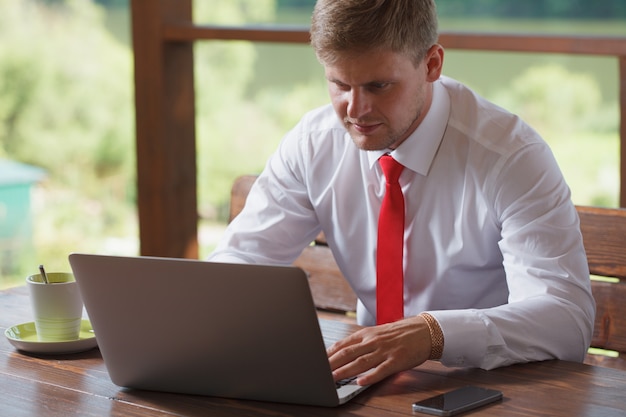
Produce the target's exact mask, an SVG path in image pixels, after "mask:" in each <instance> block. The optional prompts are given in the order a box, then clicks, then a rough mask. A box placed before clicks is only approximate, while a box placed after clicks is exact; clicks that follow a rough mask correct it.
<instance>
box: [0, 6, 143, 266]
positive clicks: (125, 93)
mask: <svg viewBox="0 0 626 417" xmlns="http://www.w3.org/2000/svg"><path fill="white" fill-rule="evenodd" d="M103 21H104V13H103V10H102V9H101V8H99V7H96V6H95V5H94V4H93V3H92V2H91V1H85V0H66V1H63V2H60V1H59V2H41V1H35V0H0V44H1V45H0V156H5V157H9V158H11V159H16V160H19V161H22V162H26V163H29V164H32V165H36V166H40V167H43V168H45V169H46V171H47V173H48V176H47V180H46V181H45V182H44V183H43V184H42V185H41V186H40V187H39V188H38V189H37V192H36V193H35V195H34V197H35V200H34V203H35V204H34V209H35V213H34V216H35V222H34V223H35V230H34V239H35V245H36V250H37V252H36V254H35V255H31V256H30V257H29V258H28V259H24V260H23V266H22V268H21V269H19V270H18V271H16V275H18V276H23V275H25V273H26V271H31V270H32V269H33V267H36V265H37V264H38V263H46V264H47V265H50V267H51V268H55V269H63V270H66V269H67V268H68V265H67V261H66V259H67V254H68V253H69V252H70V251H73V250H94V249H96V246H97V245H94V244H92V243H90V242H94V241H100V242H102V240H103V237H104V236H111V235H115V234H127V233H129V231H130V230H132V226H131V227H130V228H129V226H128V225H129V221H128V220H129V218H131V219H132V217H131V216H132V215H133V213H134V208H133V204H132V201H131V200H129V196H130V195H131V191H130V190H132V189H133V188H134V181H133V171H134V170H133V167H134V152H133V107H132V105H133V103H132V94H131V91H132V90H131V88H132V76H131V62H132V55H131V53H130V51H129V49H128V48H127V47H125V46H123V45H120V44H119V43H118V42H116V41H114V40H113V38H112V36H111V35H110V34H109V33H108V32H107V31H106V30H104V26H103ZM131 224H132V223H131ZM129 229H130V230H129Z"/></svg>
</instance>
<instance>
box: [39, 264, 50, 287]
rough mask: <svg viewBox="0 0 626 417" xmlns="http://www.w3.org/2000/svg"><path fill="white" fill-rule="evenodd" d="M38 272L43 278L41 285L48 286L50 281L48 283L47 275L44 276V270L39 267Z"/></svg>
mask: <svg viewBox="0 0 626 417" xmlns="http://www.w3.org/2000/svg"><path fill="white" fill-rule="evenodd" d="M39 272H40V273H41V277H42V278H43V283H44V284H49V283H50V281H48V275H46V270H45V269H43V265H39Z"/></svg>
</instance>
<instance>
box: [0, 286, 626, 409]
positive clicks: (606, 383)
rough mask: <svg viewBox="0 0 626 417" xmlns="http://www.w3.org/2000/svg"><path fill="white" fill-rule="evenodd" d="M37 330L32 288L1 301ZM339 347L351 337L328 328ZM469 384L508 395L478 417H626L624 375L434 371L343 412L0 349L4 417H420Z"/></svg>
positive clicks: (90, 358)
mask: <svg viewBox="0 0 626 417" xmlns="http://www.w3.org/2000/svg"><path fill="white" fill-rule="evenodd" d="M29 320H31V314H30V308H29V305H28V296H27V292H26V288H25V287H18V288H13V289H9V290H3V291H0V329H1V330H2V332H4V330H5V329H6V328H7V327H10V326H12V325H15V324H18V323H22V322H25V321H29ZM321 323H322V328H323V331H324V333H325V334H326V335H327V336H329V337H330V338H333V339H337V338H339V337H341V336H342V335H345V334H347V333H349V332H350V331H351V330H352V329H353V327H352V325H350V324H347V323H342V322H338V321H329V320H321ZM468 384H474V385H480V386H484V387H488V388H494V389H498V390H501V391H502V392H503V393H504V400H503V401H502V402H501V403H498V404H494V405H491V406H487V407H485V408H482V409H479V410H476V411H473V412H470V413H468V414H469V415H472V416H474V415H476V416H498V417H503V416H550V417H553V416H568V417H573V416H590V417H601V416H626V372H624V371H620V370H613V369H608V368H600V367H593V366H588V365H583V364H578V363H572V362H564V361H549V362H539V363H531V364H523V365H515V366H510V367H506V368H500V369H496V370H492V371H484V370H480V369H455V368H445V367H444V366H442V365H440V364H439V363H436V362H427V363H425V364H424V365H422V366H420V367H418V368H415V369H413V370H410V371H406V372H402V373H400V374H398V375H396V376H394V377H391V378H389V379H387V380H385V381H383V382H382V383H379V384H376V385H375V386H373V387H371V388H370V389H368V390H367V391H365V392H364V393H363V394H361V395H360V396H358V397H357V398H355V399H354V400H352V401H351V402H350V403H348V404H346V405H344V406H340V407H337V408H322V407H309V406H296V405H288V404H275V403H264V402H257V401H238V400H232V399H223V398H213V397H200V396H188V395H178V394H167V393H156V392H145V391H133V390H126V389H122V388H119V387H117V386H115V385H114V384H113V383H112V382H111V381H110V380H109V377H108V374H107V372H106V368H105V367H104V363H103V361H102V357H101V356H100V353H99V351H98V350H97V349H93V350H91V351H88V352H83V353H78V354H73V355H60V356H52V357H46V356H36V355H28V354H23V353H20V352H18V351H16V350H15V349H14V348H13V346H12V345H11V344H10V343H9V341H8V340H7V339H6V338H5V337H2V338H1V341H0V416H7V417H15V416H17V417H20V416H28V417H30V416H37V417H42V416H44V417H50V416H52V417H54V416H63V417H66V416H69V415H77V416H98V417H102V416H125V417H129V416H131V417H132V416H209V415H211V416H212V415H219V416H241V415H245V416H377V417H380V416H402V415H405V416H416V415H417V416H421V415H422V414H418V413H413V412H412V410H411V404H412V403H413V402H414V401H417V400H421V399H424V398H427V397H429V396H432V395H434V394H438V393H442V392H444V391H447V390H450V389H453V388H457V387H461V386H464V385H468Z"/></svg>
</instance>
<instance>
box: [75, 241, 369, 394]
mask: <svg viewBox="0 0 626 417" xmlns="http://www.w3.org/2000/svg"><path fill="white" fill-rule="evenodd" d="M69 261H70V265H71V267H72V270H73V272H74V276H75V278H76V281H77V282H78V286H79V288H80V291H81V294H82V297H83V301H84V304H85V309H86V311H87V314H88V316H89V319H90V321H91V324H92V326H93V329H94V332H95V335H96V340H97V342H98V346H99V348H100V351H101V353H102V357H103V359H104V363H105V365H106V368H107V370H108V372H109V375H110V378H111V380H112V381H113V383H114V384H116V385H118V386H120V387H126V388H134V389H142V390H151V391H164V392H175V393H183V394H194V395H207V396H218V397H227V398H237V399H249V400H261V401H273V402H284V403H295V404H307V405H319V406H337V405H340V404H343V403H345V402H346V401H348V400H349V399H351V398H353V397H354V396H356V395H357V394H358V393H359V392H361V391H362V390H363V389H364V388H366V387H362V386H359V385H357V384H356V383H355V382H354V381H352V382H350V383H347V384H344V385H342V386H340V387H338V384H336V383H335V382H334V380H333V377H332V374H331V370H330V365H329V363H328V357H327V355H326V347H325V344H324V340H323V337H322V333H321V330H320V326H319V322H318V319H317V314H316V310H315V306H314V304H313V298H312V296H311V291H310V288H309V284H308V281H307V277H306V274H305V273H304V271H302V270H301V269H300V268H297V267H286V266H266V265H246V264H228V263H214V262H206V261H198V260H189V259H170V258H154V257H120V256H105V255H93V254H80V253H73V254H71V255H70V256H69Z"/></svg>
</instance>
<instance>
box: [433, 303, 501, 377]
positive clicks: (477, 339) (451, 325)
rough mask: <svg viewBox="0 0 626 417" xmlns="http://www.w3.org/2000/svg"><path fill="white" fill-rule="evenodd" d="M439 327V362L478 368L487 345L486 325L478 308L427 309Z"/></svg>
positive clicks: (453, 365) (447, 364) (452, 365)
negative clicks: (440, 338) (440, 341)
mask: <svg viewBox="0 0 626 417" xmlns="http://www.w3.org/2000/svg"><path fill="white" fill-rule="evenodd" d="M427 313H428V314H430V315H431V316H433V317H434V318H435V319H436V320H437V322H438V323H439V326H440V327H441V330H442V331H443V337H444V340H445V344H444V347H443V354H442V355H441V363H442V364H444V365H445V366H451V367H480V366H481V364H482V362H483V360H484V358H485V355H486V352H487V347H488V345H489V341H488V338H489V335H488V330H487V325H486V323H485V322H484V321H483V319H482V318H481V314H480V313H479V312H478V310H442V311H428V312H427Z"/></svg>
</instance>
